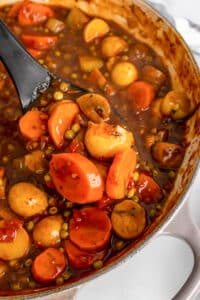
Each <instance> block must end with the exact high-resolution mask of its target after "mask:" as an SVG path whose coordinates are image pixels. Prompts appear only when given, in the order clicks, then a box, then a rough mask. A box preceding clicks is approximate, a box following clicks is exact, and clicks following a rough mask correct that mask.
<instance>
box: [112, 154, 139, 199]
mask: <svg viewBox="0 0 200 300" xmlns="http://www.w3.org/2000/svg"><path fill="white" fill-rule="evenodd" d="M135 167H136V153H135V151H134V150H133V149H126V150H124V151H122V152H119V153H118V154H116V155H115V157H114V160H113V162H112V165H111V167H110V169H109V171H108V176H107V180H106V193H107V195H108V196H109V197H110V198H112V199H122V198H124V197H125V195H126V189H127V185H128V181H129V178H130V176H131V173H132V172H133V171H134V170H135Z"/></svg>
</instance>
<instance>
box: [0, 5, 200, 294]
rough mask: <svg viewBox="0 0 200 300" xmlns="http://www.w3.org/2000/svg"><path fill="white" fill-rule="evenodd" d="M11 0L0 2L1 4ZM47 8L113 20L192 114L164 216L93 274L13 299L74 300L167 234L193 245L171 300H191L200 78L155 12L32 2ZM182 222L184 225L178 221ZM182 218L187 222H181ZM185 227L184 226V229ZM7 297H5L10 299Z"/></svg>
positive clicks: (196, 244) (197, 248)
mask: <svg viewBox="0 0 200 300" xmlns="http://www.w3.org/2000/svg"><path fill="white" fill-rule="evenodd" d="M14 2H15V1H13V0H12V1H7V0H5V1H4V0H1V1H0V5H1V6H2V5H4V4H8V3H14ZM37 2H42V3H48V4H50V5H60V6H63V7H67V8H72V7H74V6H77V7H79V8H80V9H81V10H82V11H84V12H86V13H87V14H89V15H92V16H98V17H102V18H104V19H107V20H112V21H114V22H116V23H117V24H119V25H120V26H122V27H123V28H124V29H125V30H127V31H128V32H129V33H131V34H133V35H134V36H135V37H136V38H137V39H138V40H140V41H142V42H145V43H147V44H148V45H149V46H151V47H152V48H154V49H155V51H156V52H157V53H158V54H159V55H160V56H161V57H162V58H163V61H164V62H165V65H166V67H167V69H168V71H169V73H170V75H171V78H172V86H173V87H176V89H178V90H180V91H181V90H182V91H184V93H185V94H186V95H187V96H188V98H189V99H190V100H191V101H192V103H193V105H194V107H196V109H195V112H194V114H193V115H192V116H191V118H190V119H189V120H188V121H187V131H186V143H187V145H188V147H187V149H186V153H185V156H184V159H183V162H182V165H181V167H180V169H179V172H178V174H177V178H176V181H175V184H174V188H173V190H172V191H171V192H170V194H169V196H168V198H167V200H166V203H165V206H164V209H163V213H162V214H161V215H160V216H159V217H158V218H157V219H156V220H155V221H154V222H153V223H152V225H151V226H150V227H149V228H148V230H147V231H145V233H144V234H143V236H142V237H141V238H140V239H139V240H136V241H134V242H133V243H131V244H130V245H129V246H128V247H127V248H126V249H124V250H123V251H122V252H120V253H118V254H117V255H116V256H115V257H112V258H111V259H109V260H108V261H107V263H106V264H105V266H104V267H103V268H102V269H101V270H98V271H92V272H90V273H89V274H87V275H84V276H83V277H81V278H80V279H79V280H78V281H76V282H74V283H71V284H66V285H65V287H60V288H54V289H50V290H44V291H42V292H41V291H40V292H37V291H35V292H34V293H33V294H31V295H30V294H24V295H16V296H15V297H14V298H15V299H18V298H19V299H31V298H34V299H35V298H36V297H43V299H51V300H53V299H57V300H58V299H65V300H67V299H73V297H74V295H75V293H76V290H77V288H78V287H79V286H80V285H82V284H85V283H86V282H88V281H89V280H92V279H94V278H96V277H97V276H102V275H103V274H104V273H105V272H107V271H108V270H110V269H111V268H114V267H116V266H117V265H118V264H119V263H121V262H123V261H125V260H127V259H129V258H130V257H131V256H132V255H134V254H135V253H136V252H137V251H139V250H140V249H141V248H142V247H144V246H145V245H146V243H147V242H149V241H150V240H152V239H153V238H155V237H156V236H157V235H160V234H163V233H166V232H170V234H172V233H173V234H176V235H179V236H181V237H182V238H184V239H186V241H187V242H188V243H189V244H190V245H191V246H192V248H193V251H194V256H195V266H194V269H193V272H192V274H191V276H190V277H189V279H188V281H187V282H186V284H185V286H184V287H183V288H182V290H181V291H180V292H179V293H178V295H177V296H176V299H191V298H192V296H194V295H195V293H196V291H197V290H198V288H200V282H198V278H199V275H200V262H198V257H199V255H200V232H199V231H198V229H197V228H196V226H195V224H193V222H192V219H191V217H190V214H189V210H188V198H189V195H190V190H191V186H192V183H193V180H194V177H195V174H196V173H197V172H198V169H199V168H198V162H199V154H200V109H199V103H200V74H199V70H198V67H197V65H196V64H195V61H194V59H193V57H192V55H191V53H190V51H189V49H188V48H187V46H186V44H185V43H184V41H183V39H182V38H181V36H180V35H179V34H178V33H177V32H176V31H175V29H174V28H173V27H172V26H171V25H170V24H169V23H168V22H167V21H166V20H165V19H163V18H162V17H161V16H160V15H159V14H158V13H157V12H156V11H155V10H154V9H152V8H151V7H150V6H149V5H147V4H146V3H145V2H143V1H142V0H134V1H131V0H121V1H120V0H106V1H100V0H91V1H84V0H78V1H75V0H44V1H42V0H41V1H37ZM183 220H184V222H183ZM186 220H187V221H186ZM183 224H185V226H184V225H183ZM10 298H12V297H9V299H10Z"/></svg>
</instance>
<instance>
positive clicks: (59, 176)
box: [50, 153, 104, 204]
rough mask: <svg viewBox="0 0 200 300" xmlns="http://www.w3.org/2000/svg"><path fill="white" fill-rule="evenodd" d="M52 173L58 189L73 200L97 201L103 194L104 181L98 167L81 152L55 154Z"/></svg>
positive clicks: (51, 167)
mask: <svg viewBox="0 0 200 300" xmlns="http://www.w3.org/2000/svg"><path fill="white" fill-rule="evenodd" d="M50 175H51V177H52V180H53V182H54V184H55V187H56V189H57V191H58V192H59V193H60V194H61V195H62V196H63V197H66V198H67V199H68V200H70V201H72V202H75V203H80V204H84V203H90V202H95V201H98V200H100V199H101V197H102V195H103V191H104V183H103V180H102V177H101V175H100V173H99V171H98V169H97V167H96V166H95V165H94V164H93V163H92V162H91V161H90V160H89V159H88V158H86V157H85V156H83V155H81V154H79V153H60V154H55V155H53V158H52V160H51V162H50Z"/></svg>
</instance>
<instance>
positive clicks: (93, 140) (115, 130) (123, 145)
mask: <svg viewBox="0 0 200 300" xmlns="http://www.w3.org/2000/svg"><path fill="white" fill-rule="evenodd" d="M133 143H134V138H133V134H132V132H130V131H127V130H126V129H124V128H123V127H121V126H119V125H117V126H112V125H110V124H107V123H103V122H102V123H100V124H94V123H92V122H90V123H89V124H88V129H87V131H86V133H85V145H86V148H87V150H88V151H89V153H90V154H91V155H92V156H93V157H95V158H97V159H108V158H111V157H113V156H114V155H115V154H117V153H118V152H120V151H122V150H125V149H128V148H131V146H132V145H133Z"/></svg>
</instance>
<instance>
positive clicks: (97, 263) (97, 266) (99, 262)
mask: <svg viewBox="0 0 200 300" xmlns="http://www.w3.org/2000/svg"><path fill="white" fill-rule="evenodd" d="M102 267H103V261H102V260H96V261H95V262H94V263H93V268H94V269H95V270H98V269H101V268H102Z"/></svg>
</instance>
